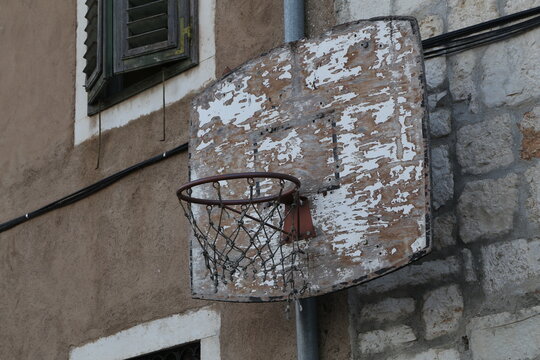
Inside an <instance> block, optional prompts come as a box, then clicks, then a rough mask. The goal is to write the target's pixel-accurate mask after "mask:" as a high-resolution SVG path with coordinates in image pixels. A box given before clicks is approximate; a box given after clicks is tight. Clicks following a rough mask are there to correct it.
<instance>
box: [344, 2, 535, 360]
mask: <svg viewBox="0 0 540 360" xmlns="http://www.w3.org/2000/svg"><path fill="white" fill-rule="evenodd" d="M539 5H540V1H539V0H378V1H373V0H336V1H335V13H336V18H337V22H338V23H343V22H347V21H353V20H357V19H363V18H370V17H375V16H384V15H412V16H415V17H416V18H417V19H418V22H419V25H420V29H421V35H422V37H423V38H429V37H432V36H435V35H439V34H441V33H444V32H448V31H452V30H456V29H460V28H463V27H466V26H469V25H473V24H476V23H479V22H482V21H486V20H489V19H493V18H497V17H499V16H503V15H507V14H511V13H514V12H517V11H520V10H525V9H529V8H532V7H535V6H539ZM539 59H540V30H539V29H537V30H534V31H530V32H527V33H525V34H522V35H520V36H517V37H513V38H510V39H508V40H505V41H501V42H497V43H493V44H491V45H489V46H484V47H479V48H476V49H474V50H468V51H466V52H462V53H459V54H455V55H451V56H447V57H438V58H435V59H431V60H428V61H426V64H425V66H426V77H427V86H428V96H429V110H430V133H431V153H432V164H431V166H432V177H433V189H432V195H433V240H434V249H433V252H432V253H431V254H430V255H428V256H426V257H425V258H423V259H421V260H420V261H418V262H415V263H413V264H411V265H409V266H407V267H405V268H402V269H400V270H398V271H396V272H394V273H391V274H389V275H387V276H384V277H382V278H379V279H377V280H374V281H372V282H370V283H367V284H365V285H362V286H359V287H356V288H353V289H351V290H349V294H348V299H349V311H350V327H351V328H350V329H349V330H350V334H351V337H352V345H351V346H352V349H351V351H352V354H353V358H354V359H394V360H398V359H399V360H408V359H414V360H424V359H426V360H431V359H438V360H458V359H460V360H468V359H472V360H498V359H500V360H503V359H504V360H508V359H523V360H525V359H540V101H539V100H540V65H539V64H540V62H539Z"/></svg>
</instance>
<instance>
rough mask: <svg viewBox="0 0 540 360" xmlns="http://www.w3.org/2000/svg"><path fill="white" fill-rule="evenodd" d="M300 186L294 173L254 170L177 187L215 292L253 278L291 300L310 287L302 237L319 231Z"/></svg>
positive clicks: (307, 236)
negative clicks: (300, 260) (301, 261)
mask: <svg viewBox="0 0 540 360" xmlns="http://www.w3.org/2000/svg"><path fill="white" fill-rule="evenodd" d="M300 186H301V183H300V180H298V179H297V178H296V177H294V176H291V175H287V174H281V173H270V172H253V173H234V174H224V175H216V176H211V177H206V178H203V179H198V180H194V181H191V182H189V183H187V184H185V185H183V186H182V187H181V188H180V189H179V190H178V191H177V195H178V198H179V200H180V204H181V205H182V208H183V210H184V214H185V216H186V217H187V219H188V221H189V223H190V225H191V227H192V228H193V233H194V236H195V239H196V240H197V242H198V243H199V245H200V250H201V251H202V255H203V257H204V260H205V265H206V269H207V271H208V276H209V278H210V280H211V281H212V283H213V286H214V292H215V293H217V292H218V291H219V289H220V286H223V287H227V286H235V282H236V281H238V280H241V281H245V280H246V279H248V278H249V277H251V278H252V279H253V281H254V284H257V283H261V282H262V283H265V282H270V283H272V284H273V285H274V286H275V287H280V288H281V289H282V291H283V293H284V294H286V295H287V298H288V299H289V300H291V299H296V298H297V296H298V295H299V294H301V293H303V292H304V291H305V289H306V288H307V281H306V275H305V274H304V270H303V269H302V268H300V267H299V266H298V258H299V257H305V256H306V253H305V242H302V241H300V240H304V239H307V238H309V237H312V236H314V233H315V232H314V229H313V224H312V221H311V216H310V215H309V208H308V202H307V199H305V198H302V197H300V195H299V190H300ZM306 214H307V215H306ZM254 286H256V285H254Z"/></svg>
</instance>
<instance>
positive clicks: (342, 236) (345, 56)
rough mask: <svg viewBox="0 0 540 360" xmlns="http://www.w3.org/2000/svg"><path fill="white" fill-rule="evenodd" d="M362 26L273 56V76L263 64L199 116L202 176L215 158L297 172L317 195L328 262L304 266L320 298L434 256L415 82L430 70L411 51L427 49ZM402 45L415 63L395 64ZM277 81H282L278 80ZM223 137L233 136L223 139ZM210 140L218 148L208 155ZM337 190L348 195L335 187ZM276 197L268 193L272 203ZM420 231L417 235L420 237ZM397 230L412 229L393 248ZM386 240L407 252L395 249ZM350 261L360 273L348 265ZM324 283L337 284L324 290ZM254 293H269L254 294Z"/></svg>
mask: <svg viewBox="0 0 540 360" xmlns="http://www.w3.org/2000/svg"><path fill="white" fill-rule="evenodd" d="M397 22H398V21H393V23H397ZM394 25H395V24H394ZM394 25H392V26H394ZM352 26H357V28H356V29H355V30H354V31H351V32H349V33H337V34H333V35H332V34H331V35H329V36H328V37H327V38H325V39H322V40H320V39H316V40H305V41H303V42H302V41H301V42H299V43H298V45H297V47H296V50H295V51H297V52H298V54H300V56H299V57H295V56H293V55H292V54H291V52H290V51H291V50H290V48H287V47H285V48H283V49H281V50H280V52H277V53H272V52H271V53H270V54H269V56H268V57H267V58H265V63H266V65H265V66H267V68H269V69H272V71H264V72H262V70H261V69H262V66H263V65H262V64H263V62H262V60H254V61H253V62H252V63H251V64H250V66H251V67H246V68H245V69H242V71H238V73H237V75H236V76H234V74H232V75H231V76H229V77H228V78H227V79H226V81H223V82H221V83H218V84H217V86H216V87H215V88H214V89H213V90H214V91H215V93H210V92H209V93H208V94H206V95H205V96H207V98H205V101H203V102H199V103H197V104H198V105H197V108H196V115H197V117H198V121H199V126H200V128H196V129H195V130H194V131H198V132H201V134H202V137H200V138H198V139H192V141H193V142H194V143H196V144H197V148H202V149H204V151H206V150H208V152H207V153H205V154H204V155H200V154H198V153H196V152H195V153H192V157H193V158H192V163H194V164H195V165H196V166H194V167H195V168H197V169H194V170H192V171H193V173H197V171H200V170H201V169H203V168H205V167H207V166H208V164H207V162H208V161H210V160H211V161H214V158H216V159H227V160H226V161H227V164H225V165H224V164H222V163H221V162H220V161H219V160H217V161H216V164H217V165H218V166H216V168H219V169H220V171H223V172H227V171H229V170H230V169H233V168H234V169H235V170H236V169H238V170H240V171H244V170H255V169H257V170H258V171H260V170H261V169H263V170H271V171H281V172H286V173H292V174H293V175H296V176H298V177H300V178H301V179H302V181H303V183H304V184H306V183H308V184H309V186H311V187H310V188H309V189H310V190H309V191H307V190H306V187H303V188H302V189H303V195H306V196H308V197H309V199H310V202H311V205H312V217H313V222H314V224H315V226H316V229H317V235H318V236H317V237H316V238H314V239H310V241H309V242H308V243H307V246H308V247H307V251H308V253H310V252H314V253H315V254H316V255H314V256H317V259H318V261H317V262H316V263H315V264H314V263H310V264H307V263H301V265H305V266H308V270H309V276H310V279H313V281H310V283H311V285H310V287H311V289H312V290H313V291H316V290H321V291H327V289H328V288H327V286H331V283H332V282H336V281H337V282H340V283H346V282H349V281H351V280H353V279H355V278H359V277H361V276H363V275H372V274H373V272H374V271H377V270H380V269H383V268H388V267H392V266H396V264H397V263H399V261H404V259H409V257H410V256H411V255H412V254H413V253H414V252H418V251H420V250H423V249H425V248H426V246H427V245H426V242H425V241H424V243H423V244H422V243H421V242H419V239H421V238H424V240H425V224H424V221H425V204H426V201H425V200H426V199H425V197H424V196H425V191H424V190H425V189H424V185H425V183H424V181H425V179H424V178H423V174H424V168H423V167H424V162H423V157H424V152H423V148H422V146H423V144H422V141H423V140H422V137H421V136H422V135H421V134H422V118H423V115H424V110H423V109H422V108H421V105H420V103H416V102H415V100H411V99H413V98H414V99H419V98H421V96H423V89H422V88H421V84H420V83H419V82H417V81H418V80H417V78H418V76H417V75H415V78H414V79H412V77H411V76H410V75H411V74H412V71H414V72H415V73H416V74H420V73H421V71H422V68H421V64H418V63H416V61H417V59H418V58H419V57H418V56H416V55H414V54H413V53H412V52H411V51H412V50H411V49H413V48H414V46H416V48H414V49H416V50H415V51H417V52H418V51H420V47H419V42H418V44H416V45H415V44H414V43H413V42H410V43H409V42H406V41H405V40H403V39H402V38H403V34H402V29H400V27H399V26H397V25H395V26H394V28H392V27H391V25H389V23H388V22H385V21H375V22H373V23H367V22H366V23H364V24H363V25H352ZM401 26H402V25H401ZM373 34H375V35H373ZM355 35H356V36H355ZM397 41H401V42H402V46H401V49H402V50H400V51H404V52H407V53H408V55H406V56H402V57H398V56H396V54H395V48H396V46H395V44H396V42H397ZM416 41H418V39H417V40H416ZM361 42H367V43H368V44H369V46H368V48H366V47H364V46H361V44H360V43H361ZM414 49H413V50H414ZM362 51H372V52H374V53H375V54H374V56H372V58H374V59H375V60H374V61H373V63H368V64H366V61H365V60H362V59H363V58H362V57H361V56H360V55H358V54H361V52H362ZM372 55H373V54H372ZM398 58H399V63H398V60H397V59H398ZM294 61H298V62H299V63H300V68H301V69H302V72H301V74H299V73H296V72H294V73H293V72H290V71H289V70H290V69H292V68H293V67H295V66H297V65H298V64H295V63H294ZM362 61H363V62H362ZM409 63H410V64H409ZM272 65H274V66H272ZM250 69H257V71H259V72H258V73H250ZM261 74H262V77H263V78H262V79H259V81H260V82H262V84H263V85H265V84H268V86H269V87H268V88H267V87H264V86H260V83H258V84H257V85H255V86H251V85H250V84H254V82H253V81H254V79H255V78H254V77H260V76H261ZM289 74H290V77H289ZM296 76H299V79H301V80H304V79H305V82H303V83H302V85H303V86H304V87H303V88H302V90H301V94H297V93H295V91H298V90H294V86H293V83H294V81H296V80H298V78H295V77H296ZM275 79H278V80H280V81H281V82H280V83H279V84H276V82H272V81H270V80H275ZM367 80H370V81H373V83H374V84H376V85H377V86H375V87H374V88H373V89H371V88H370V91H366V90H365V89H364V88H362V86H361V85H359V84H361V83H362V82H363V81H367ZM407 81H411V83H410V84H409V83H407ZM271 83H272V84H276V85H275V88H272V87H273V86H274V85H270V84H271ZM295 84H297V83H295ZM291 89H293V90H291ZM270 98H271V99H272V101H271V102H270ZM327 109H332V110H333V111H330V112H328V110H327ZM328 114H331V115H328ZM209 128H212V129H213V131H210V132H208V131H207V130H208V129H209ZM218 129H219V131H220V133H227V132H228V133H229V134H231V136H230V137H228V138H227V139H222V138H223V137H222V136H216V131H217V130H218ZM333 136H335V141H336V142H335V143H334V140H333ZM211 139H214V140H215V142H216V144H211V145H208V144H209V142H210V141H211ZM231 139H234V140H233V141H231ZM242 139H249V141H248V142H245V143H244V140H242ZM214 146H215V147H214ZM194 148H195V147H194ZM197 156H200V157H197ZM192 168H193V166H192ZM336 172H337V173H338V175H339V180H337V179H336V175H335V173H336ZM305 179H307V180H308V181H307V182H304V180H305ZM334 184H335V185H338V187H337V188H336V187H335V186H330V185H334ZM305 186H308V185H305ZM271 189H272V187H271V186H270V185H268V186H267V185H266V183H264V182H263V183H262V184H261V194H262V195H264V194H268V193H269V192H270V191H271ZM319 190H321V191H319ZM244 191H245V189H242V192H244ZM415 225H416V228H417V230H418V231H417V232H415V231H414V230H413V231H411V230H410V229H411V228H415ZM396 226H403V227H404V228H405V229H407V230H406V231H404V232H403V236H402V238H399V239H396V238H395V227H396ZM388 241H391V242H394V243H393V245H395V244H396V242H403V243H404V244H406V246H403V247H401V246H400V247H397V246H396V247H393V248H392V247H391V246H392V245H388V244H387V242H388ZM400 245H402V244H400ZM387 246H390V247H389V248H388V249H387ZM398 248H399V249H400V250H399V251H398ZM326 249H330V250H326ZM401 249H403V250H401ZM343 262H354V263H355V264H356V266H354V267H344V266H342V264H343ZM258 275H261V273H260V272H259V273H258ZM323 279H324V280H323ZM320 281H327V282H326V283H325V285H324V286H321V283H320ZM257 284H258V285H257ZM256 285H257V286H259V285H260V286H261V288H260V289H258V290H257V291H256V292H253V291H252V290H253V289H252V288H251V287H252V286H256ZM274 285H275V284H274V282H273V281H270V280H267V281H265V282H264V284H261V283H257V282H255V283H253V282H251V281H248V280H246V279H243V276H238V278H237V279H236V281H235V284H234V287H235V291H236V292H239V291H243V290H245V291H246V293H247V294H250V295H253V296H268V295H269V294H271V293H272V292H273V291H274V290H273V288H272V286H274ZM210 296H211V295H210Z"/></svg>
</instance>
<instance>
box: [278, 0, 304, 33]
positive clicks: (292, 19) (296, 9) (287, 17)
mask: <svg viewBox="0 0 540 360" xmlns="http://www.w3.org/2000/svg"><path fill="white" fill-rule="evenodd" d="M283 22H284V25H285V42H291V41H296V40H299V39H301V38H303V37H304V0H283Z"/></svg>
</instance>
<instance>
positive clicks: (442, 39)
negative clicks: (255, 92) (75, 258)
mask: <svg viewBox="0 0 540 360" xmlns="http://www.w3.org/2000/svg"><path fill="white" fill-rule="evenodd" d="M539 14H540V6H538V7H535V8H532V9H529V10H525V11H521V12H518V13H515V14H511V15H507V16H503V17H500V18H498V19H494V20H489V21H486V22H483V23H480V24H476V25H473V26H469V27H466V28H463V29H459V30H456V31H452V32H449V33H446V34H442V35H438V36H434V37H432V38H429V39H426V40H424V41H422V47H423V49H424V57H425V58H426V59H431V58H434V57H437V56H442V55H448V54H453V53H456V52H461V51H465V50H468V49H472V48H474V47H477V46H481V45H485V44H489V43H492V42H495V41H499V40H503V39H506V38H509V37H511V36H515V35H518V34H521V33H523V32H525V31H528V30H530V29H533V28H535V27H537V26H539V25H540V16H536V17H534V18H532V19H529V20H526V21H523V22H520V23H517V24H513V25H510V26H506V27H502V28H500V29H496V30H491V31H487V32H482V31H484V30H488V29H492V28H494V27H499V26H501V25H504V24H508V23H512V22H515V21H517V20H522V19H526V18H529V17H532V16H534V15H539ZM478 32H482V33H480V34H476V33H478ZM473 34H476V35H473ZM468 35H470V36H468ZM430 49H434V50H431V51H427V50H430ZM187 149H188V144H187V143H185V144H182V145H180V146H178V147H176V148H174V149H172V150H169V151H166V152H164V153H163V154H161V155H157V156H154V157H152V158H150V159H147V160H145V161H143V162H140V163H138V164H135V165H133V166H131V167H129V168H127V169H124V170H122V171H120V172H118V173H116V174H113V175H111V176H109V177H106V178H105V179H103V180H100V181H98V182H96V183H94V184H92V185H90V186H87V187H85V188H83V189H81V190H79V191H76V192H74V193H73V194H71V195H68V196H65V197H63V198H61V199H60V200H57V201H54V202H52V203H50V204H48V205H46V206H44V207H42V208H39V209H37V210H36V211H32V212H30V213H27V214H25V215H23V216H19V217H18V218H16V219H13V220H10V221H8V222H5V223H3V224H0V233H2V232H4V231H6V230H9V229H11V228H13V227H15V226H17V225H20V224H22V223H24V222H26V221H28V220H30V219H33V218H36V217H38V216H40V215H43V214H45V213H47V212H49V211H52V210H55V209H59V208H61V207H64V206H67V205H70V204H73V203H75V202H77V201H79V200H82V199H84V198H87V197H88V196H90V195H92V194H94V193H96V192H98V191H100V190H102V189H104V188H106V187H108V186H110V185H112V184H114V183H115V182H117V181H118V180H120V179H122V178H124V177H126V176H127V175H129V174H131V173H133V172H135V171H137V170H140V169H143V168H145V167H147V166H150V165H153V164H155V163H157V162H159V161H161V160H165V159H167V158H169V157H171V156H174V155H176V154H179V153H181V152H184V151H186V150H187Z"/></svg>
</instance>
